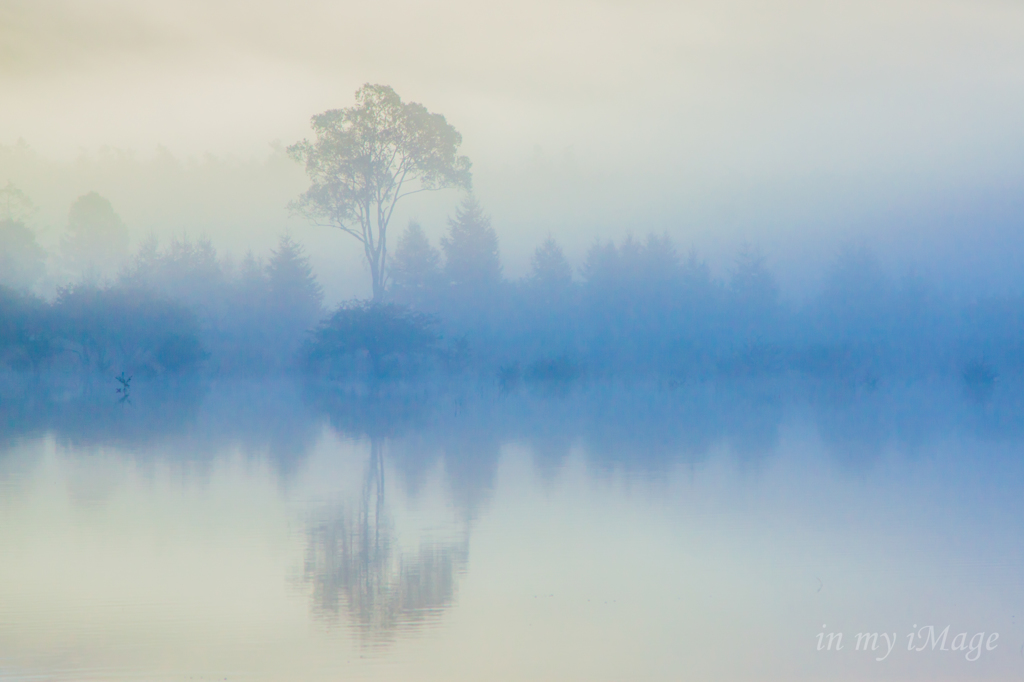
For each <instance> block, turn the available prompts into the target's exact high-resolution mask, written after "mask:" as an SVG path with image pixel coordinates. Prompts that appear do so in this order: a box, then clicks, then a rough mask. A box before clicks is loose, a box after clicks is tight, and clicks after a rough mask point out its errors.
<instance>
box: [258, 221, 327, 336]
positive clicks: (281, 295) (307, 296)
mask: <svg viewBox="0 0 1024 682" xmlns="http://www.w3.org/2000/svg"><path fill="white" fill-rule="evenodd" d="M267 286H268V299H269V304H270V310H271V311H272V314H274V315H277V316H279V318H280V319H281V320H282V322H285V323H286V324H295V325H298V326H300V327H301V329H302V330H305V329H307V328H308V327H309V326H311V325H312V324H314V323H315V322H316V321H317V320H318V319H319V318H320V313H321V310H322V307H323V300H324V292H323V288H322V287H321V286H320V283H319V282H317V280H316V275H315V274H313V266H312V265H310V263H309V257H308V256H306V255H305V253H304V251H303V249H302V247H301V246H300V245H299V244H297V243H295V242H294V241H293V240H292V238H291V237H289V236H287V235H284V236H282V237H281V239H280V240H279V241H278V243H277V248H276V249H275V250H274V251H272V252H271V256H270V262H269V263H268V264H267Z"/></svg>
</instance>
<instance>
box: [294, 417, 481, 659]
mask: <svg viewBox="0 0 1024 682" xmlns="http://www.w3.org/2000/svg"><path fill="white" fill-rule="evenodd" d="M370 442H371V444H370V461H369V463H368V466H367V471H366V476H365V479H364V482H363V488H362V493H361V496H360V501H359V504H358V506H357V507H356V508H355V510H354V513H351V512H350V511H349V510H347V509H345V508H339V509H336V510H335V511H334V513H333V514H331V515H330V516H329V517H328V518H322V519H319V520H317V521H315V522H314V523H312V524H311V525H310V527H309V529H308V531H307V546H306V562H305V579H306V581H307V582H309V583H312V586H313V610H314V613H315V614H316V615H317V616H318V617H320V618H322V619H324V620H326V621H328V622H332V623H336V622H340V621H341V620H342V617H343V615H344V616H346V617H347V619H348V620H349V624H350V625H351V626H352V627H354V628H355V629H357V630H358V632H359V634H360V635H361V637H362V638H363V639H364V641H366V642H367V643H370V644H374V643H383V642H387V641H389V640H391V639H393V638H394V636H395V634H396V633H397V632H398V631H400V630H403V629H415V628H418V627H422V626H424V625H429V624H430V623H431V622H434V621H435V620H436V619H437V618H438V617H440V615H441V614H442V613H443V612H444V610H445V609H447V608H448V607H450V606H451V605H452V604H453V603H454V601H455V592H456V586H457V582H458V577H459V575H460V574H462V573H463V572H465V570H466V562H467V554H468V537H467V536H466V535H463V538H462V539H461V540H459V541H456V542H452V541H447V542H421V543H420V545H419V547H418V549H417V550H416V551H414V552H406V551H403V550H402V549H401V547H399V546H398V543H397V538H396V533H395V527H394V523H393V521H392V519H391V517H390V514H389V512H388V507H387V503H386V496H385V480H384V471H385V468H384V442H385V441H384V438H383V437H373V438H371V441H370Z"/></svg>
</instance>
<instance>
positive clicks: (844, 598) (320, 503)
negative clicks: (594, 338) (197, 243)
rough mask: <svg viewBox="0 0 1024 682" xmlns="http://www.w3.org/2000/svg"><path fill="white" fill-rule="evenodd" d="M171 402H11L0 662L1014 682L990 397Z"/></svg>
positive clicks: (246, 393) (1022, 641) (633, 395)
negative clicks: (860, 637)
mask: <svg viewBox="0 0 1024 682" xmlns="http://www.w3.org/2000/svg"><path fill="white" fill-rule="evenodd" d="M180 393H181V391H180V390H179V392H178V393H177V394H174V395H173V396H171V397H167V396H166V395H163V394H160V393H159V392H158V391H157V390H156V389H153V391H151V392H150V393H148V394H147V393H146V391H145V390H140V391H139V392H138V394H136V395H135V396H133V405H130V406H124V405H114V404H111V405H107V404H105V403H103V401H102V400H99V399H97V398H95V397H89V396H86V397H77V398H76V397H74V396H72V397H71V398H69V399H67V400H66V401H64V402H60V401H53V400H51V401H49V402H47V403H45V404H43V403H32V402H31V401H27V402H25V401H22V404H21V406H20V407H8V408H7V412H5V413H4V416H5V419H6V422H5V423H6V424H7V426H6V427H5V428H6V429H7V430H6V431H4V432H3V439H4V440H3V441H2V444H0V678H2V679H4V680H108V679H110V680H128V679H131V680H135V679H140V680H141V679H144V680H225V679H227V680H240V679H254V680H321V679H323V680H342V679H343V680H364V679H365V680H446V681H451V680H680V679H702V680H772V679H778V680H804V679H806V680H821V679H829V680H846V679H850V680H854V679H856V680H864V679H871V680H874V679H878V680H945V679H949V680H976V679H985V680H988V679H991V680H1010V679H1014V680H1015V679H1020V678H1021V677H1022V676H1024V589H1022V588H1024V581H1022V576H1024V574H1022V570H1024V552H1022V549H1024V543H1022V540H1024V514H1022V512H1024V496H1022V490H1024V486H1022V484H1024V461H1022V457H1021V454H1022V445H1024V438H1022V437H1021V433H1020V431H1019V427H1018V425H1019V424H1020V423H1021V421H1020V419H1019V417H1018V412H1017V411H1016V407H1015V404H1016V403H1015V402H1013V400H1012V396H1010V395H1009V394H1007V395H1005V396H998V395H997V396H995V397H994V398H989V399H988V400H985V401H978V400H971V399H970V396H967V397H965V396H962V395H959V394H958V393H957V392H956V391H955V390H953V389H952V388H950V389H948V390H947V389H944V388H942V387H938V388H936V387H922V388H920V389H906V390H902V391H893V392H889V393H887V392H884V391H877V392H867V393H863V392H856V391H855V392H853V393H848V394H843V393H841V394H839V395H834V394H831V393H827V392H826V393H824V394H819V395H816V396H815V397H813V399H794V400H790V399H787V398H783V397H781V395H780V393H779V391H777V390H774V389H765V388H764V387H741V388H740V389H736V390H735V391H726V390H722V389H715V388H711V387H701V388H696V389H692V390H689V391H674V392H673V391H668V390H662V389H657V388H651V389H615V390H613V389H607V390H601V391H598V390H596V389H595V390H592V391H590V392H589V393H586V392H576V393H572V394H569V395H513V396H498V395H484V394H479V393H474V392H473V391H472V390H466V391H462V392H459V391H455V392H451V393H446V394H445V395H444V396H437V395H425V394H416V393H415V392H412V393H405V394H402V395H400V396H389V397H385V398H380V397H366V396H362V397H360V396H355V397H348V398H338V397H331V396H329V395H327V396H325V395H324V394H314V395H310V393H309V392H308V391H304V390H302V389H300V388H298V387H294V386H290V385H287V384H267V385H244V386H212V387H209V386H208V387H204V388H202V389H201V390H200V389H197V390H196V391H194V392H192V393H189V392H188V391H185V392H184V393H185V394H184V395H180ZM111 402H113V401H111ZM928 626H932V627H933V628H934V630H933V632H934V634H935V638H936V639H939V636H940V635H941V632H942V630H943V629H944V628H946V626H949V629H948V632H947V635H946V639H945V640H944V642H943V641H939V642H938V643H935V641H934V640H931V642H932V643H929V640H928V638H927V637H928V635H929V634H930V632H929V631H928V629H927V628H928ZM837 633H842V635H843V636H842V639H841V640H839V639H838V638H837V637H835V635H836V634H837ZM858 633H879V638H877V639H876V640H874V641H873V642H872V644H875V647H874V649H873V650H872V646H871V644H869V643H868V642H869V640H868V639H867V638H864V641H862V643H861V646H860V647H858V646H857V644H858V642H857V634H858ZM882 633H885V634H884V636H883V634H882ZM960 633H965V636H964V637H963V638H961V639H960V640H958V639H957V636H958V635H960ZM978 633H984V634H983V636H982V637H981V638H980V639H979V638H977V637H976V636H977V635H978ZM992 633H998V637H997V638H996V639H992V637H991V635H992ZM828 634H831V635H833V636H832V637H831V638H829V637H828V636H827V635H828ZM819 635H822V636H820V637H819ZM888 641H891V642H892V645H891V647H892V648H891V650H889V646H888V645H887V642H888ZM972 642H973V643H974V644H976V646H972ZM978 642H981V644H978ZM932 644H935V645H934V646H932ZM908 645H909V646H910V647H911V648H912V649H913V650H908ZM961 645H963V646H961ZM986 645H991V648H989V647H987V646H986ZM839 647H841V648H839ZM918 648H920V649H922V650H920V651H918V650H917V649H918ZM972 658H975V659H977V660H969V659H972ZM878 659H883V660H878Z"/></svg>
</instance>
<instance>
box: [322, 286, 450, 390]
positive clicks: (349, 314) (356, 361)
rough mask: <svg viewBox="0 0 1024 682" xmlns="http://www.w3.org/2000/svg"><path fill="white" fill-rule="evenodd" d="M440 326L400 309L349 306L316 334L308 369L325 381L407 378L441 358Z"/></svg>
mask: <svg viewBox="0 0 1024 682" xmlns="http://www.w3.org/2000/svg"><path fill="white" fill-rule="evenodd" d="M436 324H437V323H436V320H435V319H434V318H433V317H431V316H429V315H425V314H423V313H417V312H415V311H413V310H412V309H410V308H408V307H405V306H402V305H399V304H396V303H373V302H369V303H367V302H353V303H348V304H345V305H343V306H341V307H340V308H338V310H336V311H335V312H334V314H333V315H331V316H330V317H329V318H327V319H326V320H324V321H323V322H322V323H321V324H320V326H319V327H318V328H317V329H316V331H315V332H314V333H313V335H312V338H311V339H310V341H309V343H308V345H307V348H306V352H305V358H306V363H307V366H308V367H309V368H310V369H311V370H313V371H315V372H319V373H324V374H326V375H327V376H345V375H349V376H352V375H356V376H359V375H360V374H365V373H367V372H369V374H370V375H371V376H372V377H373V378H376V379H380V378H384V377H386V376H400V375H404V374H409V373H412V372H415V371H416V370H418V369H420V368H421V365H422V362H423V361H424V360H426V359H427V358H429V357H430V356H432V355H435V354H436V353H437V350H438V349H437V344H438V341H439V337H438V334H437V332H436V331H435V327H436Z"/></svg>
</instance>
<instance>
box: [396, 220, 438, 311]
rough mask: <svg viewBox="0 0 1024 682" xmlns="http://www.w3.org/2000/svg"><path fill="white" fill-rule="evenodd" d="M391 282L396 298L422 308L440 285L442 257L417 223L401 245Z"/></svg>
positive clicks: (411, 223) (410, 226) (397, 250)
mask: <svg viewBox="0 0 1024 682" xmlns="http://www.w3.org/2000/svg"><path fill="white" fill-rule="evenodd" d="M390 279H391V291H392V293H393V294H394V296H395V298H396V299H398V300H399V301H403V302H405V303H412V304H416V305H422V304H423V303H424V302H425V300H426V299H427V298H428V297H429V296H430V295H431V294H432V293H434V292H435V290H436V288H437V286H438V284H439V283H440V281H441V254H440V252H439V251H438V250H437V249H435V248H434V247H433V246H431V244H430V240H429V239H428V238H427V235H426V233H424V232H423V228H422V227H420V224H419V223H417V222H415V221H413V222H410V223H409V226H408V227H407V228H405V232H404V233H403V234H402V238H401V239H400V240H399V241H398V248H397V249H396V250H395V255H394V257H393V258H392V259H391V277H390Z"/></svg>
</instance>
